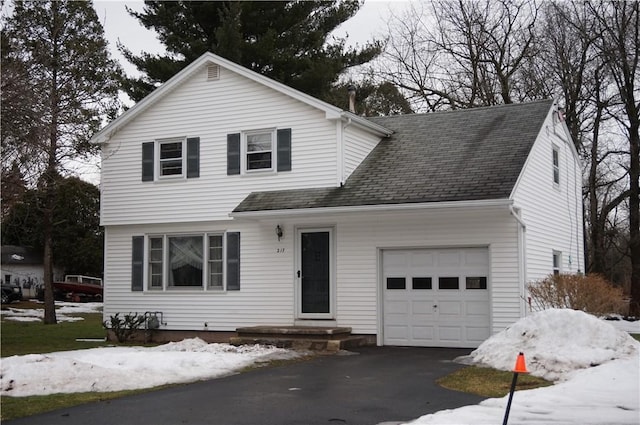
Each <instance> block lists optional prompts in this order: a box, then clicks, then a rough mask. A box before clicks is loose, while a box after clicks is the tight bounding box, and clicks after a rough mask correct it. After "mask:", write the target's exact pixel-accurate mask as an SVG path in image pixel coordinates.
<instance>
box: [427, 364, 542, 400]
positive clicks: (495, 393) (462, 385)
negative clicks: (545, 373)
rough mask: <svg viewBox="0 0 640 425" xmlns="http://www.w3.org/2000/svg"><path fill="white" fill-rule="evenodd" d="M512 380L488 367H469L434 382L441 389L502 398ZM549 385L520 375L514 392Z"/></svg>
mask: <svg viewBox="0 0 640 425" xmlns="http://www.w3.org/2000/svg"><path fill="white" fill-rule="evenodd" d="M512 380H513V373H512V372H504V371H501V370H496V369H491V368H488V367H478V366H469V367H465V368H463V369H459V370H457V371H455V372H453V373H451V374H449V375H447V376H445V377H443V378H440V379H438V380H437V381H436V382H437V383H438V385H440V386H441V387H444V388H447V389H449V390H454V391H461V392H465V393H471V394H476V395H479V396H482V397H504V396H505V395H507V394H509V390H510V389H511V381H512ZM549 385H553V383H552V382H549V381H547V380H544V379H542V378H538V377H536V376H531V375H527V374H520V375H519V376H518V385H517V386H516V391H517V390H530V389H533V388H539V387H547V386H549Z"/></svg>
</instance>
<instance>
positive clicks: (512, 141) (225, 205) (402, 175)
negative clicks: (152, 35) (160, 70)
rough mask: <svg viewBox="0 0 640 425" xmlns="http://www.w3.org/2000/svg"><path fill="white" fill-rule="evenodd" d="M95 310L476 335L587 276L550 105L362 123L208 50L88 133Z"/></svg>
mask: <svg viewBox="0 0 640 425" xmlns="http://www.w3.org/2000/svg"><path fill="white" fill-rule="evenodd" d="M92 142H93V143H97V144H100V145H101V147H102V184H101V191H102V202H101V220H102V225H103V226H104V227H105V274H104V278H105V279H104V280H105V292H104V301H105V305H104V315H105V318H108V317H109V316H110V315H113V314H115V313H118V312H120V313H127V312H138V313H141V314H142V313H144V312H147V311H154V312H162V318H163V320H162V322H163V323H162V325H161V327H160V330H165V331H182V333H183V334H187V333H189V332H199V333H200V335H207V333H210V334H211V335H213V334H214V333H215V334H216V335H219V333H218V332H220V331H223V332H229V333H233V332H234V331H235V330H236V329H237V328H238V327H246V326H257V325H274V326H276V325H277V326H294V325H296V326H340V327H350V328H351V329H352V332H353V333H354V334H360V335H369V336H372V337H375V340H376V341H377V343H378V344H379V345H417V346H449V347H475V346H477V345H479V344H480V343H481V342H482V341H483V340H484V339H486V338H487V337H488V336H489V335H491V334H492V333H494V332H498V331H500V330H502V329H504V328H505V327H506V326H509V325H510V324H512V323H513V322H515V321H516V320H517V319H519V318H520V317H522V316H524V315H525V314H526V313H527V304H526V294H525V283H526V282H528V281H531V280H535V279H539V278H542V277H544V276H546V275H548V274H550V273H552V272H553V271H562V272H579V271H581V270H583V269H584V259H583V255H582V253H583V238H582V225H581V220H582V203H581V192H580V191H581V177H580V164H579V160H578V156H577V153H576V151H575V149H574V146H573V143H572V142H571V140H570V137H569V135H568V132H567V129H566V125H565V123H564V121H563V118H562V115H561V114H560V113H559V111H558V108H557V106H556V105H555V104H554V102H553V101H539V102H532V103H526V104H516V105H504V106H495V107H488V108H476V109H470V110H462V111H452V112H442V113H430V114H417V115H405V116H391V117H377V118H363V117H360V116H356V115H354V114H352V113H350V112H346V111H343V110H341V109H339V108H336V107H334V106H332V105H329V104H327V103H324V102H322V101H319V100H317V99H315V98H312V97H310V96H308V95H305V94H303V93H301V92H298V91H296V90H294V89H291V88H290V87H287V86H284V85H282V84H280V83H277V82H275V81H273V80H270V79H268V78H266V77H264V76H262V75H259V74H257V73H254V72H252V71H250V70H247V69H245V68H243V67H241V66H239V65H236V64H234V63H232V62H230V61H227V60H225V59H223V58H221V57H218V56H216V55H213V54H210V53H207V54H205V55H203V56H202V57H200V58H199V59H198V60H196V61H195V62H193V63H192V64H191V65H190V66H188V67H187V68H185V69H184V70H183V71H182V72H180V73H179V74H177V75H176V76H175V77H174V78H172V79H171V80H169V81H168V82H167V83H165V84H164V85H163V86H161V87H160V88H158V89H156V90H155V91H154V92H153V93H152V94H150V95H149V96H147V97H146V98H145V99H144V100H142V101H141V102H139V103H138V104H137V105H136V106H134V107H133V108H131V109H130V110H129V111H128V112H126V113H125V114H123V115H122V116H120V117H119V118H117V119H116V120H115V121H113V122H112V123H110V124H109V125H108V126H106V127H105V128H104V129H103V130H102V131H100V132H99V133H97V134H96V135H95V136H94V137H93V139H92Z"/></svg>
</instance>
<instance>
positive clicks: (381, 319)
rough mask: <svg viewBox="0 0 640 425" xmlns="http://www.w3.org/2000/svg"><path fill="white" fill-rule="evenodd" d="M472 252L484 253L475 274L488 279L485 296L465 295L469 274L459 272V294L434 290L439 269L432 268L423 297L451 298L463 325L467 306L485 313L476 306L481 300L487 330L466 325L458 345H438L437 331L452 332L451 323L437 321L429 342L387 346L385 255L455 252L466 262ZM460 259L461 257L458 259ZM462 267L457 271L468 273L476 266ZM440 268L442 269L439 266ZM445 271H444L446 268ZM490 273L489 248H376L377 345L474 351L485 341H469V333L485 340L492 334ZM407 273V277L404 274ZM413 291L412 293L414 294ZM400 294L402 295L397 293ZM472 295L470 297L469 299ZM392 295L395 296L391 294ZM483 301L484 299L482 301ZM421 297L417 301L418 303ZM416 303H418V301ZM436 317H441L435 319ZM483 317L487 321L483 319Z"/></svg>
mask: <svg viewBox="0 0 640 425" xmlns="http://www.w3.org/2000/svg"><path fill="white" fill-rule="evenodd" d="M471 250H473V251H476V252H481V251H480V250H482V251H484V252H486V256H487V258H486V263H484V264H482V265H478V266H477V267H478V270H479V271H481V272H482V275H483V276H486V278H487V289H486V292H484V293H483V294H480V293H479V296H478V297H476V296H474V295H475V294H473V293H472V292H467V291H470V290H469V289H466V281H465V279H464V277H465V276H469V277H470V276H471V275H469V274H461V272H460V271H458V274H457V275H458V276H462V277H463V278H462V279H461V281H460V288H461V289H459V290H458V292H456V293H454V292H448V291H445V290H440V289H438V288H437V285H438V279H437V278H438V277H440V276H439V274H438V270H437V267H438V266H434V267H436V270H434V271H433V272H432V273H431V274H432V276H431V277H432V278H433V279H432V281H433V282H432V285H433V291H432V292H430V293H429V294H430V295H426V296H425V297H426V298H428V297H429V296H433V297H436V298H438V299H443V298H445V299H446V300H447V301H451V298H453V299H454V300H456V302H459V303H460V304H461V305H463V310H464V314H462V315H460V316H459V317H460V318H461V319H462V321H463V322H465V321H467V322H468V321H469V318H468V315H467V314H466V313H467V309H469V308H470V306H471V304H469V303H475V308H478V306H479V307H480V308H483V309H484V306H483V305H482V304H479V303H478V300H479V299H481V300H482V303H484V302H486V311H483V312H481V314H480V319H482V321H483V322H484V321H485V320H486V322H484V323H485V324H486V326H482V327H478V329H472V328H476V327H475V326H473V325H470V324H469V323H467V324H466V325H462V326H461V328H460V332H461V335H463V333H464V336H462V337H461V339H460V340H459V342H451V340H449V341H444V342H443V341H441V339H442V338H440V328H442V329H445V328H449V329H453V323H447V322H446V321H439V322H438V319H437V318H436V319H435V322H434V333H435V332H438V335H437V336H435V335H434V337H433V339H432V341H431V342H429V341H426V342H425V341H417V340H416V341H417V342H416V341H413V339H414V338H413V336H411V337H408V339H407V341H411V342H409V343H407V344H398V343H389V342H387V340H388V339H390V338H387V335H385V322H386V321H387V319H388V318H387V317H386V314H387V312H386V311H385V303H386V302H387V289H386V275H385V253H389V252H396V253H397V252H406V253H408V252H412V253H415V252H421V253H441V252H448V253H452V252H457V253H458V255H459V256H461V255H463V254H462V253H465V254H464V258H466V255H467V254H466V253H467V252H470V251H471ZM411 256H413V254H411ZM461 258H462V257H461ZM464 261H466V260H463V263H462V265H461V266H459V267H458V270H461V269H464V267H467V270H468V269H469V268H471V269H473V268H474V267H475V266H473V265H471V266H469V265H466V263H464ZM441 267H442V266H441ZM410 268H411V267H409V269H410ZM445 268H446V267H445ZM441 270H444V268H441ZM490 270H491V250H490V247H489V246H488V245H462V246H421V247H387V248H378V276H379V279H378V280H379V283H378V300H379V303H378V338H377V343H378V345H385V344H387V345H414V346H416V345H417V346H427V347H444V346H446V347H469V348H473V347H477V346H478V345H479V343H480V342H481V340H482V339H484V338H485V337H476V338H471V337H469V335H471V333H472V331H475V332H480V333H483V332H485V333H486V337H488V336H489V334H490V332H491V324H492V322H493V317H492V313H493V312H492V308H491V305H492V291H491V275H490ZM407 273H409V272H408V271H407ZM406 276H407V278H408V279H407V286H409V285H410V277H411V276H409V275H408V274H407V275H406ZM414 277H415V276H414ZM414 291H415V290H414ZM400 294H402V293H400ZM404 294H406V297H407V298H406V299H407V300H413V299H414V297H413V296H412V295H411V294H412V292H411V291H407V292H405V293H404ZM457 294H459V295H460V296H459V297H456V296H455V295H457ZM467 294H469V297H468V298H467V297H465V295H467ZM472 294H473V295H472ZM394 295H395V294H394ZM485 297H486V298H485ZM400 298H402V295H400ZM419 298H420V297H418V299H419ZM418 303H419V301H418ZM411 304H412V305H411V306H410V307H407V308H410V309H413V308H414V305H413V304H416V303H411ZM422 308H426V306H422ZM401 315H402V313H401V314H400V316H401ZM438 317H440V316H439V315H438ZM485 317H486V318H485ZM477 319H478V317H475V316H474V322H473V324H475V323H477ZM407 320H408V321H409V322H410V323H413V321H414V317H413V316H411V317H407ZM454 321H455V320H454ZM413 331H415V329H413V328H411V327H409V328H408V329H407V332H413Z"/></svg>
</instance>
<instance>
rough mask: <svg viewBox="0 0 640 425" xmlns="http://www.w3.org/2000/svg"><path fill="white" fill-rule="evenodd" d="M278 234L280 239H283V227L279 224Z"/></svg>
mask: <svg viewBox="0 0 640 425" xmlns="http://www.w3.org/2000/svg"><path fill="white" fill-rule="evenodd" d="M276 235H277V236H278V241H280V239H282V236H283V235H284V232H283V231H282V227H280V225H279V224H278V225H277V226H276Z"/></svg>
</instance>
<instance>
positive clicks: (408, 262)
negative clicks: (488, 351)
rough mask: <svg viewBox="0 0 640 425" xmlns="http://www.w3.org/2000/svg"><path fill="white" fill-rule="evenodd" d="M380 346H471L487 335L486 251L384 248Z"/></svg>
mask: <svg viewBox="0 0 640 425" xmlns="http://www.w3.org/2000/svg"><path fill="white" fill-rule="evenodd" d="M382 261H383V266H382V270H383V288H384V289H383V326H384V328H383V342H384V344H385V345H411V346H424V347H469V348H473V347H477V346H478V345H480V343H481V342H482V341H484V340H485V339H487V338H488V337H489V321H490V319H489V289H488V286H489V251H488V249H487V248H463V249H412V250H385V251H383V254H382Z"/></svg>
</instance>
